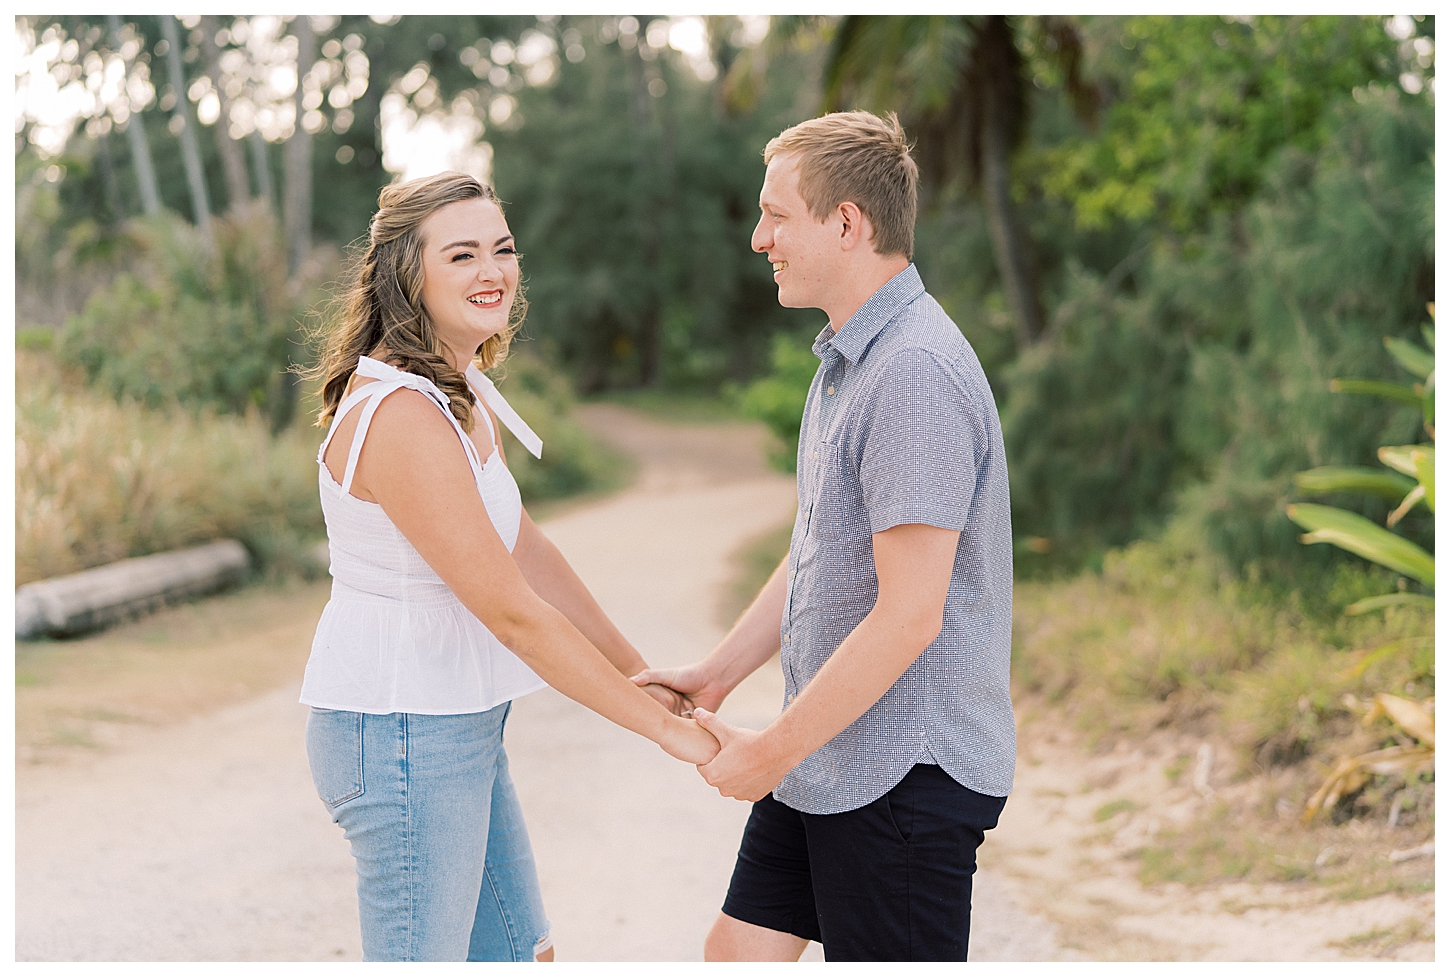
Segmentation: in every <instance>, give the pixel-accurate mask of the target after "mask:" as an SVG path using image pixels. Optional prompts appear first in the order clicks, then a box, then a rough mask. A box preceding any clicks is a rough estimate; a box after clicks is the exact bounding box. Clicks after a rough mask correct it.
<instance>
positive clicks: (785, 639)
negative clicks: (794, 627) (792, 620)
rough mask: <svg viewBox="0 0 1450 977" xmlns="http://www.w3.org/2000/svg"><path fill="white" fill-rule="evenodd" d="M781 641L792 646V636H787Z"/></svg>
mask: <svg viewBox="0 0 1450 977" xmlns="http://www.w3.org/2000/svg"><path fill="white" fill-rule="evenodd" d="M781 640H782V641H784V642H785V643H786V644H790V635H786V636H785V637H784V638H782V639H781Z"/></svg>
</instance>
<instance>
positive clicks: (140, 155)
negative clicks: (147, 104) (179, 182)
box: [106, 14, 161, 216]
mask: <svg viewBox="0 0 1450 977" xmlns="http://www.w3.org/2000/svg"><path fill="white" fill-rule="evenodd" d="M106 21H107V23H109V24H110V27H111V43H112V44H113V45H115V48H116V50H117V52H119V51H120V50H121V18H120V17H117V16H116V15H115V14H110V15H108V16H107V17H106ZM130 74H131V66H130V65H129V64H128V65H126V75H127V76H128V77H129V76H130ZM126 140H127V142H129V143H130V144H131V165H132V166H133V167H135V169H136V182H137V183H138V184H140V186H141V210H142V212H143V213H145V214H147V215H148V216H149V215H152V214H158V213H160V212H161V191H160V189H159V188H158V187H157V186H156V168H155V167H153V166H152V165H151V147H150V145H149V144H148V143H147V142H146V126H145V124H144V123H142V121H141V113H140V112H132V113H131V117H130V119H129V120H128V121H127V123H126Z"/></svg>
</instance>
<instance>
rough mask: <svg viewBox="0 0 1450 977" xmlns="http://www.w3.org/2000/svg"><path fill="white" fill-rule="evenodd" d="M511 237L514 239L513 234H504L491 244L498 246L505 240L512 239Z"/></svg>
mask: <svg viewBox="0 0 1450 977" xmlns="http://www.w3.org/2000/svg"><path fill="white" fill-rule="evenodd" d="M513 239H514V236H513V235H512V234H505V235H504V236H503V237H501V238H499V239H498V240H497V241H495V242H493V246H494V247H498V246H499V245H500V244H503V243H504V242H505V241H512V240H513Z"/></svg>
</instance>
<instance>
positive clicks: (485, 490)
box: [301, 356, 545, 715]
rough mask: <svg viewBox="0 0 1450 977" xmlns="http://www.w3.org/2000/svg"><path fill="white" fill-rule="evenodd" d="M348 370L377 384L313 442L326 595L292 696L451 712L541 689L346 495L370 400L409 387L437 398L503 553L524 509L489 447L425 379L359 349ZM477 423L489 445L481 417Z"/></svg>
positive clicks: (494, 395)
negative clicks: (344, 432) (332, 453)
mask: <svg viewBox="0 0 1450 977" xmlns="http://www.w3.org/2000/svg"><path fill="white" fill-rule="evenodd" d="M357 372H358V373H359V374H360V375H361V376H364V377H371V378H374V379H375V380H376V381H377V382H375V383H365V384H363V385H362V386H361V387H359V388H358V389H357V390H354V391H353V392H352V393H350V394H349V395H348V396H347V397H345V398H344V399H343V401H342V403H341V404H339V405H338V408H337V412H336V414H335V415H334V416H333V419H332V427H331V429H330V430H329V431H328V432H327V437H326V438H325V439H324V440H323V442H322V447H320V448H319V449H318V450H317V466H318V473H317V475H318V486H319V491H320V492H321V494H322V514H323V517H324V518H325V520H326V522H327V544H328V548H329V550H330V551H331V566H330V567H329V572H330V573H331V574H332V599H331V600H329V601H328V602H327V606H326V607H325V608H323V611H322V619H321V620H320V621H318V622H317V634H316V636H315V637H314V638H313V640H312V655H311V657H309V658H308V659H307V671H306V674H305V675H304V676H303V679H302V698H301V701H302V702H303V703H305V704H307V705H310V706H317V707H319V708H323V709H345V710H349V711H352V712H367V713H381V714H386V713H392V712H413V713H425V714H428V715H452V714H457V713H466V712H483V711H485V710H487V709H492V708H493V707H494V706H497V705H499V704H501V703H503V702H507V701H508V700H509V699H513V698H517V697H518V696H521V695H525V694H526V693H529V692H534V691H536V690H538V689H541V688H543V687H544V685H545V682H544V681H543V679H541V678H539V677H538V676H537V675H535V674H534V672H533V670H532V669H530V668H529V667H528V666H527V665H525V664H524V663H523V662H522V661H520V660H519V658H518V657H517V656H516V655H515V654H514V653H513V652H511V651H509V650H508V649H507V648H505V647H504V646H503V644H502V642H500V641H499V640H498V639H497V638H496V637H494V635H493V633H492V632H491V631H489V630H488V628H486V627H484V625H483V622H481V621H479V619H478V618H477V617H475V616H474V615H473V614H472V613H471V612H470V611H469V610H468V609H467V608H466V607H464V606H463V603H462V602H461V601H459V599H458V598H457V597H456V596H455V595H454V593H453V591H451V590H449V589H448V585H447V584H445V583H444V582H443V580H442V579H441V578H440V577H439V576H438V574H436V573H434V572H433V569H432V567H430V566H428V564H427V563H426V562H425V561H424V560H423V558H422V557H421V556H420V555H418V551H417V550H415V549H414V548H413V544H411V543H409V542H408V540H407V539H406V538H405V537H404V536H403V534H402V533H401V532H399V531H398V528H397V527H396V526H394V525H393V523H392V520H390V519H389V518H388V517H387V515H385V514H384V512H383V508H382V506H380V505H378V504H376V503H373V502H365V501H363V500H362V499H359V498H358V497H357V496H355V495H352V494H350V490H351V488H352V480H353V475H354V473H355V472H356V471H357V460H358V456H359V455H360V454H361V452H362V445H363V439H364V438H365V437H366V436H367V431H368V425H369V424H371V423H372V419H373V414H374V413H376V411H377V409H378V405H379V404H380V403H382V401H383V399H384V398H385V397H387V396H388V395H389V394H391V393H393V392H394V391H396V390H401V389H402V388H404V387H407V388H408V389H410V390H416V391H418V392H419V393H422V394H425V395H426V396H427V397H428V398H429V399H430V400H432V401H433V402H434V403H435V404H437V405H438V409H439V410H441V411H442V412H443V416H445V417H447V418H448V420H449V422H450V423H451V424H452V425H453V428H454V430H455V431H457V432H458V437H459V438H460V439H461V440H462V441H463V448H464V451H465V452H466V453H467V455H468V463H469V465H470V466H472V468H473V475H474V480H475V481H476V482H477V483H478V494H479V495H480V496H482V498H483V504H484V507H485V508H486V509H487V510H488V516H489V519H491V520H492V521H493V525H494V528H495V529H496V530H497V531H498V534H499V536H500V537H501V538H502V539H503V542H504V545H505V546H506V547H508V549H509V552H513V548H514V544H515V542H517V540H518V535H519V520H520V517H521V514H522V511H523V505H522V503H521V501H520V499H519V488H518V485H517V483H515V482H514V479H513V476H512V475H511V474H510V473H509V470H508V467H507V466H506V465H505V464H504V463H503V458H502V457H501V456H500V455H499V452H498V446H497V445H494V446H493V451H492V452H491V453H490V454H489V456H488V459H487V460H486V461H483V462H480V461H479V459H478V451H477V449H476V448H475V446H474V443H473V441H472V439H471V438H469V437H468V435H467V433H465V432H464V430H463V427H462V425H460V424H459V423H458V419H457V418H455V417H454V416H453V412H452V411H451V410H449V408H448V397H447V396H446V395H445V394H444V393H443V392H442V391H441V390H439V389H438V387H436V386H435V385H434V384H433V383H432V381H430V380H427V379H426V378H424V377H420V376H418V375H416V374H413V373H406V372H404V371H402V370H399V369H397V368H396V367H393V366H390V365H389V364H387V363H383V362H381V361H379V360H375V359H372V358H370V357H367V356H363V357H360V358H359V359H358V364H357ZM467 379H468V382H469V384H470V385H471V386H472V387H473V390H474V393H475V394H477V395H478V397H479V399H480V400H481V401H482V402H484V403H486V404H487V405H488V406H489V407H490V408H492V409H493V411H494V413H495V414H496V415H497V416H498V418H499V420H500V421H501V422H503V423H504V424H505V425H507V426H508V428H509V430H510V431H512V432H513V433H514V434H515V436H517V437H518V439H519V441H520V443H522V444H523V445H524V447H526V448H528V450H529V451H530V453H532V454H533V455H534V457H536V458H537V457H539V455H540V452H541V451H542V449H543V443H542V442H541V441H540V440H539V438H538V436H537V435H535V434H534V432H533V431H532V430H530V429H529V426H528V425H527V424H525V423H524V422H523V419H522V418H520V417H519V415H518V414H517V413H515V412H514V410H513V408H511V407H510V406H509V405H508V403H507V402H506V401H505V400H504V399H503V395H502V394H500V393H499V392H498V391H497V390H496V389H495V388H494V385H493V383H492V382H491V381H490V380H489V379H488V378H487V377H485V376H484V375H483V374H482V373H481V372H480V371H479V370H478V368H477V367H475V366H472V365H470V366H469V367H468V372H467ZM358 404H363V405H364V406H363V408H362V415H361V417H360V418H359V420H358V425H357V431H356V433H354V434H353V438H352V445H351V448H350V450H349V451H348V456H347V468H346V470H345V472H344V474H343V477H342V483H341V484H338V483H337V482H336V481H334V480H333V477H332V473H331V472H329V471H328V470H327V465H326V464H325V463H324V462H323V455H324V454H325V453H326V451H327V446H328V444H329V443H330V442H331V441H332V436H333V434H334V433H335V432H336V431H337V425H338V423H339V422H340V421H341V420H342V418H343V416H344V415H346V414H347V413H348V411H350V410H352V409H353V408H354V407H356V406H357V405H358ZM484 426H485V428H486V429H487V430H488V436H489V441H490V442H492V441H493V428H492V425H490V424H487V423H486V422H485V425H484Z"/></svg>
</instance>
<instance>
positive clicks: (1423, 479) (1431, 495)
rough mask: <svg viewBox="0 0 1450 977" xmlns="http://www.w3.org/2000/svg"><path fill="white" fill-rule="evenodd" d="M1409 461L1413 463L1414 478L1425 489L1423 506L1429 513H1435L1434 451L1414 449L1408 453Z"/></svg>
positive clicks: (1432, 449)
mask: <svg viewBox="0 0 1450 977" xmlns="http://www.w3.org/2000/svg"><path fill="white" fill-rule="evenodd" d="M1410 459H1411V460H1412V461H1413V462H1414V463H1415V477H1417V478H1418V479H1419V480H1420V485H1421V486H1423V487H1424V489H1425V505H1427V506H1429V507H1430V511H1431V512H1434V511H1435V449H1434V448H1416V449H1415V450H1414V451H1411V452H1410Z"/></svg>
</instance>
